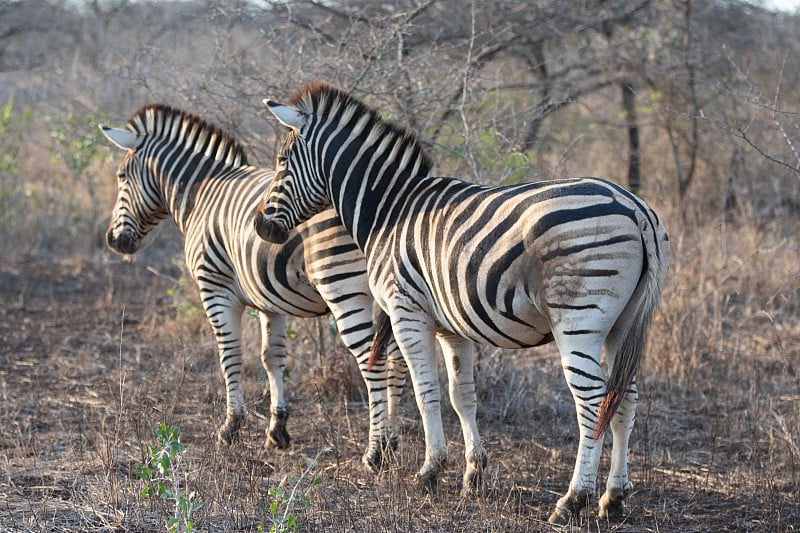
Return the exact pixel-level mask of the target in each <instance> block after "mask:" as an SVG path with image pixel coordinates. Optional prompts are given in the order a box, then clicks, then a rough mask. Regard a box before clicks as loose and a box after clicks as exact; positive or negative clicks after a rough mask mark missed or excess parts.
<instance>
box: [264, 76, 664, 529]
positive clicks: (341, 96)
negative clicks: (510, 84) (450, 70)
mask: <svg viewBox="0 0 800 533" xmlns="http://www.w3.org/2000/svg"><path fill="white" fill-rule="evenodd" d="M264 103H265V104H266V105H267V107H268V108H269V109H270V110H271V111H272V113H273V114H274V115H275V116H276V117H277V119H278V120H279V121H280V122H281V123H282V124H284V125H285V126H288V127H289V128H290V129H291V132H290V133H289V135H288V137H287V139H286V141H285V143H284V145H283V147H282V149H281V151H280V153H279V155H278V158H277V168H276V175H275V180H274V181H273V183H272V186H271V187H270V189H269V191H268V195H267V197H266V198H265V201H264V203H263V205H262V207H261V208H260V212H259V215H258V216H257V217H256V220H255V225H256V228H257V231H258V233H259V235H260V236H261V237H262V238H264V239H266V240H268V241H272V242H282V241H284V240H285V239H286V238H287V236H288V235H289V233H288V232H289V231H290V229H291V228H293V227H294V226H295V225H296V224H298V223H301V222H302V221H303V220H306V219H307V218H308V217H309V216H311V215H312V214H314V213H317V212H319V211H321V210H322V209H325V208H327V207H329V206H332V207H333V208H334V209H335V210H336V212H337V213H338V214H339V216H340V218H341V219H342V223H343V224H344V226H345V227H346V228H347V231H349V232H350V233H351V234H352V235H353V237H354V239H355V241H356V244H358V246H359V247H360V248H361V249H362V250H364V253H365V255H366V257H367V271H368V275H369V283H370V287H371V289H372V292H373V295H374V296H375V299H376V301H377V302H378V305H379V306H380V307H381V308H382V309H383V310H384V311H385V312H386V313H387V314H388V315H389V318H390V320H391V327H392V329H393V331H394V335H395V339H396V341H397V343H398V344H399V345H400V348H401V350H402V352H403V355H404V357H405V358H406V362H407V364H408V368H409V371H410V375H411V379H412V382H413V385H414V391H415V393H416V399H417V404H418V407H419V409H420V412H421V414H422V418H423V428H424V432H425V445H426V453H425V462H424V464H423V466H422V468H421V470H420V471H419V473H418V474H417V475H418V477H419V479H420V481H421V482H422V483H423V484H429V483H432V482H433V481H434V480H435V479H436V476H437V474H438V473H439V471H440V470H441V469H442V467H443V465H444V463H445V460H446V457H447V449H446V445H445V438H444V433H443V430H442V422H441V415H440V392H439V382H438V378H437V372H436V364H437V360H436V356H435V352H434V339H435V340H436V341H438V342H439V345H440V346H441V349H442V354H443V357H444V362H445V365H446V368H447V373H448V381H449V394H450V399H451V401H452V405H453V407H454V409H455V411H456V413H457V414H458V416H459V420H460V423H461V427H462V431H463V436H464V441H465V456H466V464H467V466H466V470H465V474H464V490H465V492H469V491H471V490H475V489H477V488H479V487H480V484H481V472H482V469H483V468H484V467H485V463H486V452H485V450H484V448H483V446H482V445H481V441H480V436H479V435H478V428H477V425H476V420H475V411H476V395H475V383H474V381H473V349H474V348H473V343H479V344H487V345H493V346H499V347H503V348H521V347H530V346H538V345H540V344H544V343H547V342H550V341H555V343H556V346H557V347H558V350H559V352H560V354H561V364H562V367H563V371H564V376H565V378H566V381H567V384H568V386H569V389H570V391H571V393H572V395H573V398H574V401H575V408H576V414H577V419H578V426H579V428H580V441H579V449H578V455H577V460H576V463H575V469H574V473H573V477H572V480H571V482H570V485H569V490H568V491H567V493H566V494H565V495H564V496H563V497H562V498H560V499H559V500H558V502H557V503H556V506H555V510H554V511H553V513H552V515H551V516H550V521H551V522H554V523H566V522H569V521H570V520H573V519H575V518H577V517H578V515H579V514H580V512H581V510H582V509H583V508H584V507H585V506H586V505H587V504H588V502H589V500H590V498H593V497H594V495H595V489H596V482H597V470H598V463H599V459H600V453H601V448H602V440H603V435H604V433H605V430H606V428H607V427H608V426H609V425H610V427H611V432H612V434H613V449H612V454H611V466H610V473H609V477H608V482H607V485H606V491H605V493H604V494H603V496H602V497H601V499H600V501H599V514H600V515H602V516H611V515H620V514H622V513H624V498H625V496H626V494H627V493H628V492H629V491H630V486H631V485H630V482H629V479H628V468H627V452H628V439H629V436H630V433H631V430H632V428H633V421H634V414H635V406H636V402H637V397H638V394H637V390H636V383H635V380H634V377H635V374H636V370H637V368H638V366H639V360H640V358H641V357H642V353H643V350H644V345H645V341H646V336H647V331H648V327H649V324H650V322H651V319H652V317H653V313H654V311H655V309H656V307H657V305H658V300H659V297H660V293H661V286H662V284H663V282H664V279H665V276H666V271H667V266H668V262H669V257H668V256H669V243H668V238H667V234H666V231H665V230H664V227H663V226H662V225H661V223H660V221H659V219H658V217H657V216H656V214H655V213H654V212H653V211H652V210H651V209H650V208H649V207H648V206H647V205H645V204H644V202H642V201H641V200H640V199H638V198H637V197H635V196H634V195H632V194H631V193H629V192H627V191H625V190H624V189H622V188H621V187H619V186H617V185H615V184H613V183H610V182H608V181H604V180H600V179H595V178H583V179H565V180H559V181H551V182H538V183H526V184H521V185H512V186H504V187H485V186H481V185H476V184H472V183H468V182H465V181H462V180H459V179H455V178H447V177H436V176H433V175H432V169H433V165H432V162H431V160H430V159H429V158H428V157H427V156H426V155H425V154H424V153H423V150H422V148H421V147H420V144H419V142H418V140H417V139H416V137H415V136H414V135H413V134H412V133H411V132H409V131H408V130H406V129H404V128H402V127H399V126H397V125H395V124H392V123H388V122H386V121H384V120H383V119H382V118H381V117H380V115H379V114H378V113H377V112H376V111H374V110H372V109H370V108H369V107H367V106H366V105H365V104H363V103H362V102H360V101H358V100H356V99H355V98H353V97H352V96H350V95H349V94H347V93H345V92H343V91H340V90H337V89H335V88H332V87H330V86H328V85H325V84H321V83H311V84H308V85H306V86H304V87H302V88H300V89H299V90H298V91H297V92H296V93H295V94H294V95H293V96H292V97H291V98H290V100H289V103H288V105H282V104H279V103H275V102H272V101H269V100H265V101H264ZM604 347H605V359H604V360H603V359H601V352H602V351H603V348H604Z"/></svg>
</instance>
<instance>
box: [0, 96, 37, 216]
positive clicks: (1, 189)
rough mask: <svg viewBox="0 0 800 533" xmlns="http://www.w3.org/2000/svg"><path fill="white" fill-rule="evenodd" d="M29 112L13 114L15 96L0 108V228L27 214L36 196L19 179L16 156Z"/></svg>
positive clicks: (10, 97)
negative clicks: (28, 207)
mask: <svg viewBox="0 0 800 533" xmlns="http://www.w3.org/2000/svg"><path fill="white" fill-rule="evenodd" d="M30 115H31V112H30V110H29V109H28V110H25V111H23V112H22V113H21V114H17V113H14V93H11V95H10V96H9V97H8V100H6V103H5V104H3V105H2V107H0V229H5V228H6V227H7V226H8V225H9V224H10V223H13V222H16V215H15V213H20V212H25V211H26V208H25V207H24V206H26V205H27V204H28V202H29V200H31V199H33V200H35V193H34V192H33V190H31V189H30V188H29V187H25V186H23V185H22V184H21V183H20V180H19V163H18V160H17V156H18V155H19V150H20V147H21V146H22V141H23V131H24V129H25V126H26V124H27V122H28V118H30Z"/></svg>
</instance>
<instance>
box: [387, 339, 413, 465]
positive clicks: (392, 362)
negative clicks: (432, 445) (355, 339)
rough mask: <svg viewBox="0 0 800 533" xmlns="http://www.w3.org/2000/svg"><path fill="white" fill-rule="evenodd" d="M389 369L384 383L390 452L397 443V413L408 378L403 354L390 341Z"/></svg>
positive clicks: (398, 432)
mask: <svg viewBox="0 0 800 533" xmlns="http://www.w3.org/2000/svg"><path fill="white" fill-rule="evenodd" d="M387 351H388V352H389V353H388V356H387V357H388V359H389V367H388V370H387V376H386V381H387V385H388V391H387V402H388V403H387V412H388V421H387V424H388V426H389V446H391V448H392V450H396V449H397V446H398V441H399V438H400V437H399V435H400V428H399V420H398V413H399V411H400V400H402V398H403V389H404V388H405V386H406V377H407V376H408V366H407V365H406V360H405V359H403V354H402V353H401V352H400V348H398V347H397V343H396V342H394V340H392V341H391V342H390V344H389V347H388V348H387Z"/></svg>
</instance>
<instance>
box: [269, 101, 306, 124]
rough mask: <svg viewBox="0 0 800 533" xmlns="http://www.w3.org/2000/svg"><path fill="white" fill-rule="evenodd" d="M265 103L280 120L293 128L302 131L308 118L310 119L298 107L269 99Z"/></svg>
mask: <svg viewBox="0 0 800 533" xmlns="http://www.w3.org/2000/svg"><path fill="white" fill-rule="evenodd" d="M264 105H265V106H267V109H269V110H270V111H271V112H272V114H273V115H275V118H277V119H278V122H280V123H281V124H283V125H284V126H287V127H289V128H292V129H293V130H297V131H300V130H301V129H302V128H303V126H305V124H306V120H307V119H308V115H307V114H306V113H303V112H302V111H300V110H299V109H297V108H296V107H292V106H288V105H283V104H279V103H278V102H273V101H272V100H269V99H265V100H264Z"/></svg>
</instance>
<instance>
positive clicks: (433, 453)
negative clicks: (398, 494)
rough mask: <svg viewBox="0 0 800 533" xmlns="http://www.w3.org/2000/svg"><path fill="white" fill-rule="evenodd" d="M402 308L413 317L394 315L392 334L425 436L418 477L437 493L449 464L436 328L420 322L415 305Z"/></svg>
mask: <svg viewBox="0 0 800 533" xmlns="http://www.w3.org/2000/svg"><path fill="white" fill-rule="evenodd" d="M398 308H399V309H409V311H408V312H409V313H410V316H408V317H404V316H399V317H398V316H397V315H394V316H392V315H390V316H391V319H392V331H394V334H395V341H396V342H397V345H398V346H399V347H400V350H401V351H402V353H403V357H404V358H405V361H406V364H407V365H408V373H409V376H410V377H411V383H412V385H413V386H414V395H415V397H416V400H417V408H418V409H419V412H420V415H421V416H422V428H423V431H424V432H425V462H424V463H423V465H422V468H420V470H419V472H417V475H416V477H417V480H418V482H419V483H420V485H421V486H422V487H423V488H425V489H433V488H435V487H436V482H437V478H438V476H439V472H441V471H442V469H443V468H444V465H445V464H446V463H447V442H446V441H445V438H444V429H443V427H442V413H441V391H440V389H439V373H438V370H437V361H436V351H435V345H434V342H435V341H434V334H433V330H432V328H430V327H428V325H427V324H426V323H425V322H423V321H422V320H421V319H420V317H421V316H422V314H421V313H420V312H419V311H417V312H414V309H415V306H414V305H413V304H406V305H404V304H400V305H398V306H396V307H395V309H398ZM392 311H394V309H393V310H392Z"/></svg>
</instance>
